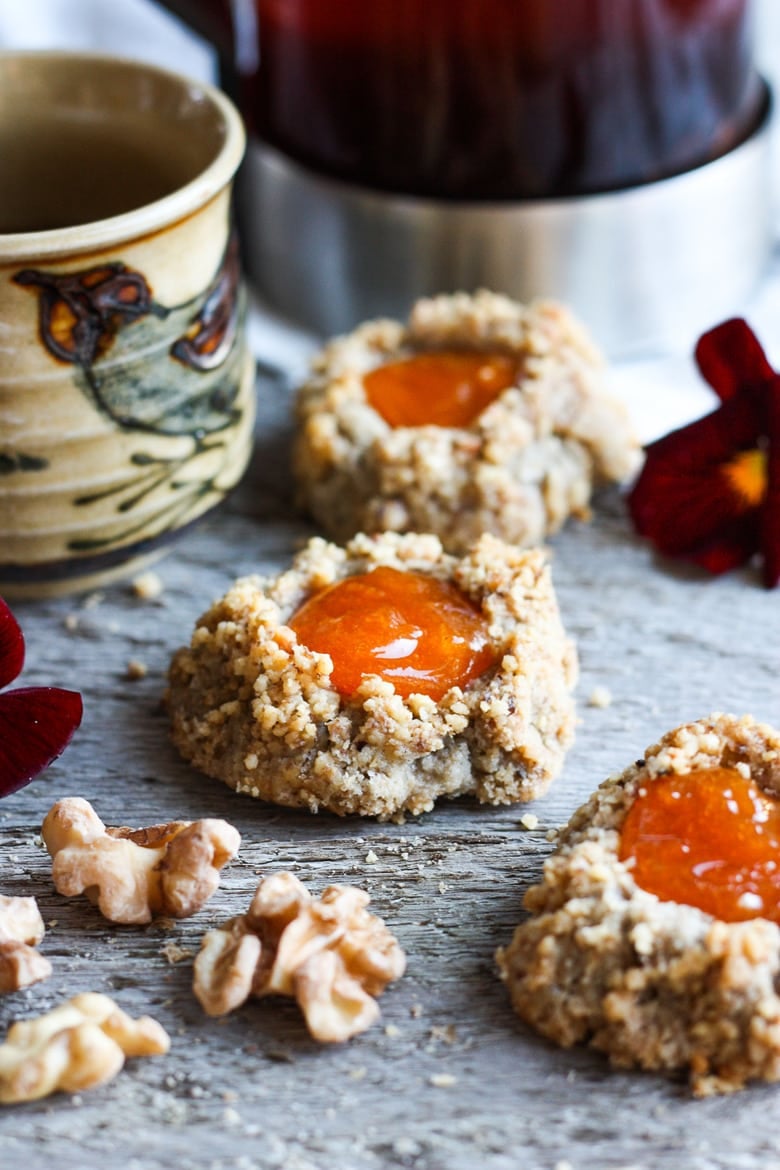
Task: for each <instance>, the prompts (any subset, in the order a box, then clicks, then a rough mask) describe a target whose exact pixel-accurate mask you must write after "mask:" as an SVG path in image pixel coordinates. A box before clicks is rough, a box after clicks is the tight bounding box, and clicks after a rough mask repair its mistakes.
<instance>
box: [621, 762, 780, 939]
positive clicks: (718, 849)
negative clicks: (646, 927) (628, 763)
mask: <svg viewBox="0 0 780 1170" xmlns="http://www.w3.org/2000/svg"><path fill="white" fill-rule="evenodd" d="M619 856H620V859H621V860H622V861H625V860H626V859H627V858H630V857H633V858H634V859H635V866H634V869H633V871H632V872H633V875H634V878H635V880H636V883H637V885H638V886H641V887H642V889H643V890H647V891H648V892H649V893H651V894H655V895H656V896H657V897H659V898H662V899H664V901H670V902H684V903H686V904H687V905H689V906H697V907H698V908H699V909H700V910H704V911H705V912H706V913H707V914H712V915H714V916H715V917H716V918H720V919H721V920H722V921H724V922H740V921H742V920H744V919H747V918H758V917H761V918H769V919H771V920H772V921H773V922H778V923H780V800H778V799H777V798H776V797H773V796H768V795H767V794H766V793H765V792H762V791H761V790H760V789H759V788H758V787H757V786H756V785H755V784H754V783H753V782H752V781H751V780H746V779H745V778H744V776H742V775H741V774H740V773H739V772H738V771H736V770H735V769H733V768H712V769H708V770H706V771H701V772H691V773H689V774H687V775H684V776H664V777H661V778H659V779H658V780H653V781H650V782H649V783H648V784H647V785H646V787H644V788H642V789H640V791H639V793H638V795H637V797H636V799H635V801H634V803H633V804H632V806H631V808H630V809H629V811H628V815H627V817H626V819H625V822H624V824H623V829H622V832H621V836H620V850H619Z"/></svg>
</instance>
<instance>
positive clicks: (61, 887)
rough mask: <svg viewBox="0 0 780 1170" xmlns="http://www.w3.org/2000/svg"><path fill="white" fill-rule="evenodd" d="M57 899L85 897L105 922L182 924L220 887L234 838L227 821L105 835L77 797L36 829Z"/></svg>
mask: <svg viewBox="0 0 780 1170" xmlns="http://www.w3.org/2000/svg"><path fill="white" fill-rule="evenodd" d="M41 836H42V837H43V841H44V844H45V845H46V848H47V849H48V851H49V853H50V855H51V857H52V879H53V881H54V885H55V886H56V888H57V891H58V893H60V894H65V895H66V896H67V897H73V896H75V895H76V894H84V893H85V894H86V895H87V897H88V898H89V899H90V900H91V901H93V902H95V903H97V906H98V907H99V909H100V911H101V913H102V914H104V915H105V917H106V918H108V919H110V920H111V921H112V922H122V923H141V922H151V920H152V918H153V917H155V916H164V917H171V918H188V917H189V916H190V915H191V914H195V913H196V911H198V910H200V908H201V906H203V905H204V903H205V902H207V901H208V899H209V898H210V897H211V895H212V894H213V893H214V891H215V890H216V888H217V886H218V885H219V871H220V869H222V867H223V865H225V864H226V863H227V862H228V861H230V859H231V858H232V857H234V856H235V855H236V853H237V852H238V847H239V845H240V843H241V837H240V835H239V833H238V831H237V830H236V829H234V828H233V826H232V825H229V824H228V823H227V821H220V820H215V819H212V818H209V819H206V820H201V821H192V822H190V821H172V822H171V823H170V824H167V825H152V826H150V827H149V828H146V829H128V828H124V827H121V828H115V829H110V828H107V827H106V826H105V825H104V824H103V822H102V821H101V819H100V817H99V816H98V815H97V813H96V812H95V810H94V809H93V808H92V805H91V804H90V803H89V801H87V800H83V799H82V798H81V797H69V798H68V799H66V800H60V801H58V802H57V803H56V804H55V805H52V807H51V808H50V809H49V812H48V813H47V815H46V819H45V820H44V822H43V826H42V828H41Z"/></svg>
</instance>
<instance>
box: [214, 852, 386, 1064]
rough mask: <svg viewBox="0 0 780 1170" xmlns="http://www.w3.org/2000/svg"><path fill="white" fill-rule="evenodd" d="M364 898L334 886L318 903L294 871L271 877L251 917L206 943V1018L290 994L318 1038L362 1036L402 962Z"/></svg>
mask: <svg viewBox="0 0 780 1170" xmlns="http://www.w3.org/2000/svg"><path fill="white" fill-rule="evenodd" d="M368 902H369V896H368V894H367V893H366V892H365V891H364V890H359V889H356V888H355V887H354V886H328V888H327V889H326V890H325V891H324V892H323V894H322V897H321V898H319V899H315V898H312V896H311V894H310V893H309V891H308V890H307V889H306V887H305V886H303V885H302V884H301V882H299V881H298V879H297V878H296V877H295V876H294V875H293V874H291V873H280V874H276V875H274V876H273V877H268V878H265V879H264V880H263V881H261V882H260V884H259V886H258V887H257V890H256V892H255V896H254V898H253V899H252V904H251V905H250V907H249V910H248V911H247V913H246V914H244V915H242V916H240V917H238V918H233V919H231V920H230V921H229V922H227V923H225V925H224V926H222V927H220V928H219V929H218V930H210V931H209V932H208V933H207V934H206V936H205V937H204V939H203V942H202V944H201V950H200V953H199V954H198V957H197V958H196V960H195V971H194V982H193V990H194V992H195V995H196V996H197V997H198V999H199V1000H200V1002H201V1004H202V1006H203V1008H204V1010H205V1011H206V1012H207V1013H208V1014H209V1015H210V1016H221V1015H224V1014H225V1013H227V1012H230V1011H232V1010H233V1009H234V1008H237V1007H240V1005H241V1004H242V1003H244V1002H245V1000H246V999H248V998H249V996H250V995H253V996H256V997H258V998H260V997H262V996H264V995H289V996H292V997H293V998H294V999H296V1000H297V1001H298V1004H299V1006H300V1008H301V1010H302V1012H303V1014H304V1016H305V1019H306V1024H307V1026H308V1029H309V1031H310V1032H311V1034H312V1036H313V1037H314V1038H315V1040H320V1041H323V1042H337V1041H342V1040H348V1039H349V1038H350V1036H355V1035H356V1034H357V1033H358V1032H364V1031H365V1030H366V1028H369V1027H370V1026H371V1024H373V1023H374V1021H375V1020H376V1019H377V1018H378V1016H379V1008H378V1006H377V1004H376V1000H375V998H374V997H375V996H378V995H381V993H382V992H383V991H384V989H385V987H386V985H387V984H388V983H390V982H392V981H393V980H394V979H399V978H400V977H401V975H403V973H404V968H405V966H406V958H405V956H404V952H403V951H402V950H401V948H400V946H399V945H398V943H397V942H396V940H395V938H394V937H393V935H392V934H391V933H390V931H389V930H388V929H387V927H386V926H385V924H384V922H383V921H382V919H381V918H377V917H376V916H375V915H373V914H370V913H369V912H368V911H367V910H366V906H367V905H368Z"/></svg>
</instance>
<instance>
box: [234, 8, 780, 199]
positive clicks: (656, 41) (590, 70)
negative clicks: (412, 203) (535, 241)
mask: <svg viewBox="0 0 780 1170" xmlns="http://www.w3.org/2000/svg"><path fill="white" fill-rule="evenodd" d="M256 6H257V13H258V18H259V31H260V68H259V70H258V72H257V74H256V75H254V76H253V77H250V78H248V79H246V84H247V86H248V89H247V91H246V93H245V94H244V95H243V101H242V104H243V106H244V111H245V113H246V114H247V115H248V117H249V119H250V121H252V122H253V123H254V128H255V129H256V130H257V132H258V133H259V134H260V135H261V136H262V137H264V138H266V139H267V140H268V141H270V142H271V143H273V144H275V145H276V146H278V147H279V148H280V149H281V150H283V151H284V152H285V153H287V154H288V155H291V156H293V157H294V158H296V159H298V160H300V161H301V162H303V163H305V164H308V165H310V166H312V167H314V168H316V169H317V170H320V171H325V172H326V173H328V174H330V175H333V176H336V177H340V178H343V179H346V180H349V181H351V182H357V183H361V184H365V185H368V186H372V187H378V188H381V189H384V190H389V191H398V192H406V193H410V194H417V195H431V196H437V197H445V198H477V199H484V198H499V199H502V198H522V197H536V196H550V195H569V194H579V193H585V192H591V191H597V190H606V189H611V188H616V187H621V186H626V185H633V184H635V183H639V182H644V181H648V180H651V179H655V178H659V177H662V176H665V175H669V174H673V173H675V172H677V171H680V170H685V169H688V168H690V167H692V166H695V165H698V164H699V163H701V162H703V161H705V160H708V159H710V158H714V157H716V156H718V155H719V154H721V153H723V152H725V151H727V150H729V149H730V148H731V147H733V146H734V145H736V144H737V143H738V142H739V141H740V140H741V139H742V138H744V137H745V136H746V134H747V133H748V132H749V131H750V129H751V128H752V127H753V125H754V124H755V122H756V120H757V117H758V114H759V109H760V105H761V87H760V84H759V81H758V78H757V75H756V73H755V69H754V66H753V61H752V53H751V19H750V17H751V13H750V4H749V2H748V0H256Z"/></svg>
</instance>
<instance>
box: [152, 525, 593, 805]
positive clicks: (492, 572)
mask: <svg viewBox="0 0 780 1170" xmlns="http://www.w3.org/2000/svg"><path fill="white" fill-rule="evenodd" d="M377 565H390V566H393V567H395V568H398V569H409V570H414V571H417V572H421V573H428V574H431V575H432V576H435V577H437V578H440V579H442V580H448V581H452V582H454V583H455V585H457V586H458V587H459V588H460V589H461V590H462V591H463V592H464V593H465V594H466V595H467V596H468V597H470V598H471V600H472V601H473V602H474V603H475V604H476V605H477V606H478V607H479V608H480V609H481V610H482V613H483V614H484V615H485V617H486V619H487V621H488V623H489V636H490V639H491V642H492V644H493V646H494V647H495V649H496V650H497V652H498V665H497V666H496V667H495V668H492V669H490V670H488V671H486V672H485V674H484V675H482V676H481V677H479V678H478V679H475V680H474V681H473V682H471V683H470V684H469V686H467V687H466V689H465V690H461V689H460V687H452V688H451V690H449V691H448V692H447V694H446V695H444V696H443V698H442V699H441V700H439V702H438V703H436V702H435V701H434V700H433V699H430V698H428V697H426V696H422V695H411V696H409V698H407V699H403V698H401V697H400V696H399V695H397V694H396V693H395V690H394V688H393V687H392V685H391V684H389V683H387V682H384V681H382V680H380V679H379V678H377V677H376V676H375V675H372V676H368V677H367V678H366V679H365V680H364V682H363V683H362V685H361V686H360V688H359V689H358V690H357V691H356V692H355V694H354V695H353V696H351V697H350V698H343V697H341V696H340V695H339V694H338V693H337V691H336V690H335V689H334V688H333V687H332V686H330V684H329V678H330V673H331V670H332V663H331V659H330V657H329V656H328V655H325V654H318V653H315V652H313V651H311V650H309V649H307V648H306V647H305V646H302V645H301V644H299V643H298V641H297V639H296V637H295V635H294V633H293V632H292V631H291V630H290V629H289V627H288V626H286V625H285V623H286V622H288V621H289V620H290V618H291V617H292V615H293V614H294V613H295V612H296V610H297V609H298V608H299V607H300V605H301V604H302V602H303V601H304V600H305V599H306V598H307V597H309V596H310V595H311V594H312V593H313V592H315V591H316V590H318V589H320V588H322V587H324V586H325V585H329V584H331V583H332V582H334V581H337V580H341V579H343V578H344V577H347V576H350V575H352V574H356V573H364V572H367V571H369V570H370V569H372V568H374V567H376V566H377ZM575 677H576V657H575V652H574V647H573V645H572V643H571V642H570V641H569V640H568V638H567V637H566V636H565V633H564V630H563V627H562V625H561V620H560V615H559V613H558V606H557V603H556V600H555V595H554V593H553V588H552V583H551V580H550V576H549V569H548V566H547V561H546V558H545V556H544V554H543V553H541V552H540V551H538V550H533V551H526V552H523V551H521V550H519V549H516V548H512V547H510V546H509V545H506V544H503V543H502V542H501V541H499V540H496V539H495V538H494V537H491V536H484V537H483V538H482V539H481V540H480V541H479V542H478V543H477V544H475V546H474V547H473V548H472V549H471V550H470V551H469V552H468V554H466V555H465V556H464V557H462V558H460V559H458V558H455V557H453V556H449V555H447V554H445V553H444V552H443V551H442V547H441V544H440V542H439V540H438V539H437V538H436V537H435V536H420V535H415V534H410V535H406V536H400V535H397V534H394V533H385V534H382V535H379V536H375V537H368V536H363V535H361V536H358V537H355V539H354V540H352V541H351V542H350V543H349V544H348V545H347V547H346V549H342V548H339V547H338V546H337V545H334V544H328V543H326V542H325V541H324V540H321V539H319V538H316V539H314V540H311V541H310V542H309V544H308V545H307V547H306V548H305V549H304V551H303V552H301V553H300V554H299V556H298V557H297V558H296V559H295V561H294V563H293V566H292V568H291V569H290V570H289V571H288V572H286V573H282V574H281V575H280V576H278V577H276V578H261V577H248V578H245V579H243V580H241V581H238V582H237V583H236V584H235V585H234V586H233V588H232V589H230V591H229V592H228V593H227V594H226V595H225V597H223V598H222V599H221V600H220V601H217V602H216V603H215V604H214V605H213V606H212V607H211V609H210V610H208V611H207V612H206V613H205V614H204V615H203V616H202V617H201V618H200V620H199V621H198V624H197V627H196V629H195V633H194V635H193V637H192V641H191V644H190V646H189V647H187V648H183V649H181V650H179V651H178V652H177V653H176V655H175V656H174V659H173V662H172V665H171V670H170V687H169V691H168V707H169V710H170V713H171V718H172V726H173V738H174V742H175V743H176V746H177V747H178V749H179V751H180V752H181V754H182V755H183V756H184V757H185V759H188V760H190V761H191V762H192V763H193V764H195V765H196V766H197V767H198V768H200V769H201V770H202V771H204V772H206V773H208V775H210V776H214V777H216V778H217V779H220V780H223V781H225V783H226V784H229V785H230V787H231V788H235V789H236V790H237V791H239V792H243V793H248V794H249V795H251V796H255V797H260V798H261V799H263V800H270V801H275V802H276V803H277V804H283V805H289V806H293V807H300V806H302V807H305V808H308V809H310V810H311V811H312V812H316V811H317V810H318V809H320V808H326V809H329V810H331V811H332V812H335V813H339V814H349V813H361V814H363V815H367V816H378V817H380V818H382V819H387V818H389V817H392V816H396V815H398V814H401V813H403V812H412V813H421V812H425V811H427V810H428V809H430V808H432V806H433V803H434V801H435V800H436V798H437V797H439V796H444V795H446V796H460V795H462V794H464V793H470V794H474V795H476V797H477V798H478V800H480V801H483V802H486V803H490V804H509V803H512V802H514V801H518V800H530V799H532V798H534V797H537V796H539V795H540V794H541V793H542V792H544V791H545V789H546V788H547V786H548V785H549V783H550V781H551V780H552V779H553V777H554V776H555V775H556V774H557V772H558V771H559V769H560V767H561V765H562V762H563V757H564V753H565V750H566V748H567V747H568V745H569V743H570V742H571V739H572V735H573V725H574V705H573V700H572V697H571V694H570V691H571V688H572V687H573V685H574V682H575Z"/></svg>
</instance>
